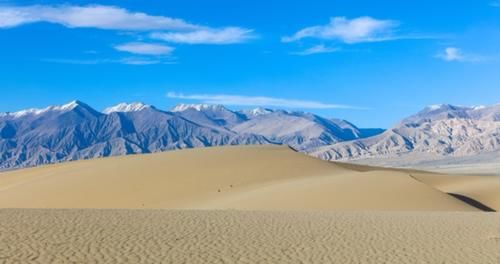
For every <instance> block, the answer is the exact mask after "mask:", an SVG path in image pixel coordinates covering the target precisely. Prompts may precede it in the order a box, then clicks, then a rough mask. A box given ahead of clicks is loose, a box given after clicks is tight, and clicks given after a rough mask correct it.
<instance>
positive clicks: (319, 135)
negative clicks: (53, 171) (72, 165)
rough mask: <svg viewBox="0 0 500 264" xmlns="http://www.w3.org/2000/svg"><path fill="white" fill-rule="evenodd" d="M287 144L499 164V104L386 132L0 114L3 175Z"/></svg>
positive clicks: (223, 116) (79, 107)
mask: <svg viewBox="0 0 500 264" xmlns="http://www.w3.org/2000/svg"><path fill="white" fill-rule="evenodd" d="M241 144H287V145H289V146H291V147H293V148H294V149H296V150H298V151H301V152H305V153H308V154H310V155H312V156H316V157H319V158H322V159H325V160H341V161H353V162H358V163H367V164H375V165H385V166H415V167H418V165H419V164H423V163H432V162H437V161H441V160H447V161H446V162H449V160H450V158H451V159H452V161H451V162H453V161H455V162H457V161H461V160H464V159H479V157H481V158H480V159H486V158H491V157H494V159H496V158H498V160H500V105H494V106H481V107H463V106H453V105H446V104H443V105H434V106H429V107H426V108H425V109H423V110H422V111H420V112H418V113H417V114H415V115H412V116H410V117H407V118H405V119H403V120H402V121H400V122H398V123H397V124H396V125H394V126H393V127H392V128H390V129H388V130H386V131H384V130H383V129H362V128H358V127H356V126H355V125H353V124H352V123H350V122H348V121H346V120H341V119H331V118H324V117H320V116H317V115H314V114H311V113H304V112H292V111H285V110H272V109H266V108H255V109H247V110H241V111H232V110H229V109H227V108H226V107H224V106H222V105H208V104H181V105H178V106H176V107H174V108H173V109H171V110H170V111H163V110H160V109H157V108H155V107H154V106H151V105H147V104H143V103H132V104H125V103H122V104H118V105H116V106H112V107H109V108H106V109H105V110H104V111H102V112H99V111H96V110H94V109H93V108H91V107H90V106H88V105H87V104H85V103H83V102H80V101H73V102H71V103H68V104H65V105H62V106H50V107H47V108H45V109H28V110H23V111H19V112H14V113H0V170H5V169H12V168H20V167H30V166H36V165H40V164H48V163H57V162H61V161H70V160H79V159H89V158H96V157H107V156H115V155H126V154H136V153H151V152H159V151H166V150H173V149H183V148H193V147H204V146H221V145H241Z"/></svg>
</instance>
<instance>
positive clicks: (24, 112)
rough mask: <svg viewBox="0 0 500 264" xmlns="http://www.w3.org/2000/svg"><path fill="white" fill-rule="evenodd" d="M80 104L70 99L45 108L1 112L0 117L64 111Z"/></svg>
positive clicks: (18, 116) (80, 103)
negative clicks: (61, 103) (62, 103)
mask: <svg viewBox="0 0 500 264" xmlns="http://www.w3.org/2000/svg"><path fill="white" fill-rule="evenodd" d="M82 104H83V103H82V102H80V101H77V100H75V101H71V102H69V103H67V104H64V105H53V106H49V107H46V108H30V109H25V110H21V111H17V112H13V113H3V114H2V115H0V117H1V116H10V117H13V118H20V117H23V116H28V115H41V114H44V113H47V112H51V111H60V112H64V111H70V110H73V109H75V108H76V107H77V106H79V105H82Z"/></svg>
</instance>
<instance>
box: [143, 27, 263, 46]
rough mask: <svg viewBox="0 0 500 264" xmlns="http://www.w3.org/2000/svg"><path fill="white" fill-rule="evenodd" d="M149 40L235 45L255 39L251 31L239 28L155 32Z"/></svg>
mask: <svg viewBox="0 0 500 264" xmlns="http://www.w3.org/2000/svg"><path fill="white" fill-rule="evenodd" d="M151 38H153V39H159V40H163V41H168V42H175V43H185V44H218V45H222V44H235V43H242V42H245V41H247V40H249V39H252V38H255V35H253V30H251V29H246V28H239V27H226V28H221V29H202V30H196V31H191V32H165V33H163V32H155V33H152V34H151Z"/></svg>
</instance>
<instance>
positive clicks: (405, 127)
mask: <svg viewBox="0 0 500 264" xmlns="http://www.w3.org/2000/svg"><path fill="white" fill-rule="evenodd" d="M309 152H310V153H311V154H312V155H313V156H317V157H320V158H322V159H327V160H358V161H360V162H363V161H366V163H370V161H369V160H378V161H380V163H379V164H383V165H391V166H405V165H408V164H410V163H412V162H417V161H419V162H420V161H424V160H425V159H438V158H441V157H448V156H454V157H465V156H471V155H477V154H479V153H488V152H500V106H498V105H494V106H486V107H479V108H478V107H464V106H453V105H446V104H443V105H435V106H430V107H426V108H424V109H423V110H422V111H420V112H418V113H416V114H415V115H412V116H410V117H407V118H405V119H403V120H402V121H401V122H399V123H398V124H396V125H395V126H394V127H392V128H391V129H388V130H387V131H385V132H384V133H382V134H379V135H377V136H374V137H369V138H365V139H356V140H353V141H347V142H340V143H336V144H333V145H330V146H324V147H320V148H316V149H311V150H309Z"/></svg>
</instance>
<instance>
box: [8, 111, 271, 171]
mask: <svg viewBox="0 0 500 264" xmlns="http://www.w3.org/2000/svg"><path fill="white" fill-rule="evenodd" d="M140 109H142V110H140ZM147 109H149V110H151V111H146V110H147ZM139 110H140V111H139ZM20 113H28V114H16V115H8V116H6V117H4V118H1V119H0V169H8V168H18V167H27V166H36V165H40V164H48V163H55V162H61V161H68V160H78V159H88V158H95V157H107V156H114V155H126V154H133V153H149V152H158V151H165V150H172V149H180V148H192V147H204V146H217V145H239V144H269V143H272V142H270V141H269V140H268V139H266V138H265V137H263V136H260V135H253V134H238V133H236V132H234V131H230V130H228V129H226V128H224V127H208V126H204V125H202V124H199V123H196V122H194V121H191V120H188V119H186V118H185V117H183V116H181V115H180V114H178V113H171V112H164V111H160V110H156V109H155V108H153V107H145V105H140V104H132V105H120V106H119V107H113V111H111V110H110V111H109V114H103V113H100V112H97V111H95V110H94V109H92V108H91V107H89V106H88V105H85V104H83V103H81V102H78V101H75V102H71V103H69V104H66V105H62V106H52V107H48V108H45V109H42V110H36V111H35V110H34V111H31V110H30V111H23V112H20Z"/></svg>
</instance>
